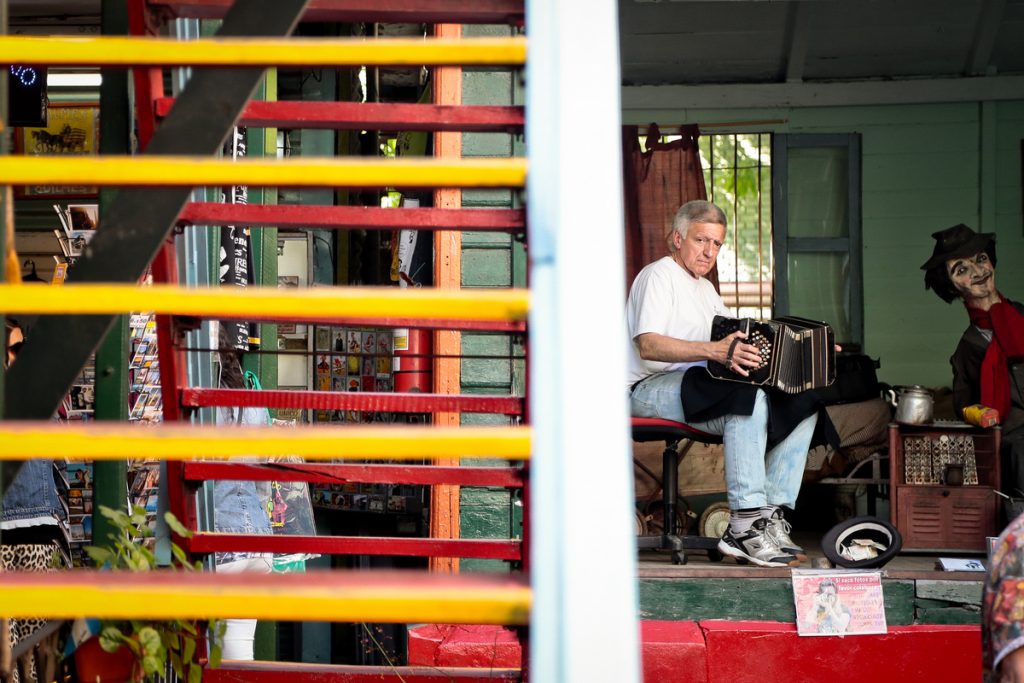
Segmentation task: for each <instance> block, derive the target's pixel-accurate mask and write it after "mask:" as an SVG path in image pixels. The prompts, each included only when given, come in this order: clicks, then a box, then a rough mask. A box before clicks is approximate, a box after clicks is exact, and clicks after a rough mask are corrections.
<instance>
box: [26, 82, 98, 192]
mask: <svg viewBox="0 0 1024 683" xmlns="http://www.w3.org/2000/svg"><path fill="white" fill-rule="evenodd" d="M99 137H100V108H99V104H97V103H95V102H89V103H74V104H70V103H61V104H51V105H50V106H49V108H48V113H47V124H46V126H45V127H42V128H17V129H15V135H14V152H15V154H26V155H35V156H54V155H58V156H60V155H68V156H75V155H84V154H98V153H99ZM15 192H16V193H17V196H18V197H25V198H31V199H46V198H54V199H57V198H88V197H96V196H97V195H98V194H99V188H98V187H96V186H95V185H91V186H90V185H20V186H15Z"/></svg>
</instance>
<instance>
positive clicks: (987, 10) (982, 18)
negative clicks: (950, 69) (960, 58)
mask: <svg viewBox="0 0 1024 683" xmlns="http://www.w3.org/2000/svg"><path fill="white" fill-rule="evenodd" d="M1005 9H1006V0H982V2H981V3H979V6H978V21H977V23H976V24H975V26H974V37H973V38H972V39H971V49H970V51H969V52H968V55H967V63H966V64H965V65H964V75H965V76H980V75H982V74H984V73H986V72H987V71H988V66H989V62H990V61H991V59H992V50H993V48H995V44H996V36H997V35H998V33H999V24H1000V23H1001V22H1002V20H1003V12H1004V10H1005Z"/></svg>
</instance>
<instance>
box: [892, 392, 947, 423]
mask: <svg viewBox="0 0 1024 683" xmlns="http://www.w3.org/2000/svg"><path fill="white" fill-rule="evenodd" d="M885 393H886V394H888V396H889V403H890V404H892V406H893V407H894V408H896V416H895V418H894V419H895V420H896V421H897V422H901V423H903V424H910V425H922V424H928V423H929V422H931V421H932V413H933V411H934V409H935V401H934V399H933V398H932V392H931V391H929V390H928V389H925V388H924V387H922V386H920V385H918V384H913V385H911V386H902V387H893V388H892V389H889V390H887V391H886V392H885Z"/></svg>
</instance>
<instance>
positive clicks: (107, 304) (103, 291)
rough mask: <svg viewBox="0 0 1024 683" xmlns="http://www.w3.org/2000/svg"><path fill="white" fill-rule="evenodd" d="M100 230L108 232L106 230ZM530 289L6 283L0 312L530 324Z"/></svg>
mask: <svg viewBox="0 0 1024 683" xmlns="http://www.w3.org/2000/svg"><path fill="white" fill-rule="evenodd" d="M100 229H101V230H102V227H101V228H100ZM529 304H530V293H529V290H526V289H490V290H480V289H474V290H437V289H430V288H419V287H417V288H408V289H399V288H397V287H312V288H307V289H299V290H295V289H291V290H288V289H278V288H276V287H246V288H244V289H237V288H221V287H205V288H183V287H175V286H173V285H153V286H151V287H139V286H136V285H115V284H86V283H82V284H75V283H68V284H66V285H64V286H63V287H26V286H23V285H0V309H2V310H3V311H4V312H5V313H11V314H25V313H38V314H41V315H43V314H80V315H91V314H104V313H129V312H132V311H146V312H152V313H158V314H168V315H190V316H196V317H221V318H240V319H246V320H295V319H303V320H306V319H309V320H312V319H316V320H325V319H344V318H374V319H379V318H414V319H416V320H424V321H436V320H461V321H474V322H509V321H520V320H524V319H525V318H526V315H527V313H528V312H529Z"/></svg>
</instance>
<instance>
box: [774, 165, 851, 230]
mask: <svg viewBox="0 0 1024 683" xmlns="http://www.w3.org/2000/svg"><path fill="white" fill-rule="evenodd" d="M847 158H848V150H847V148H846V147H813V148H802V147H790V148H789V187H788V190H787V193H788V197H789V237H790V239H792V238H794V237H848V236H849V234H850V222H849V219H850V213H849V206H848V199H847V197H848V192H849V188H848V180H849V178H848V175H849V173H848V171H847V169H848V165H847Z"/></svg>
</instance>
